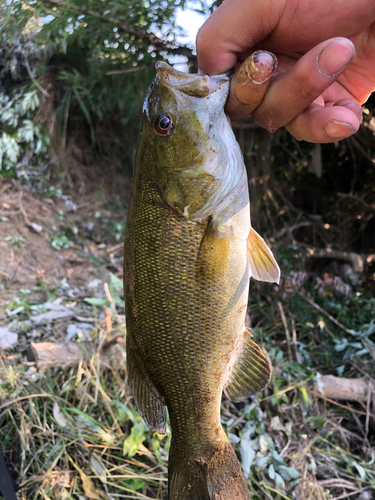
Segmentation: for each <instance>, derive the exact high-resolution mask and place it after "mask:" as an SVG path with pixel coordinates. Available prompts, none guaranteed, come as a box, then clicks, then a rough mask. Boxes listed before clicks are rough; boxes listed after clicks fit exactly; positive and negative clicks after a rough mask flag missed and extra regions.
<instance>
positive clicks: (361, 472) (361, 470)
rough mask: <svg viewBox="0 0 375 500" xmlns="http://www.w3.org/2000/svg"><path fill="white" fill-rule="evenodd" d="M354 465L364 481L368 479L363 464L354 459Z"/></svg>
mask: <svg viewBox="0 0 375 500" xmlns="http://www.w3.org/2000/svg"><path fill="white" fill-rule="evenodd" d="M353 465H354V467H355V468H356V469H357V471H358V473H359V475H360V477H361V479H362V480H363V481H364V480H365V479H366V471H365V469H364V468H363V467H362V466H361V465H359V464H357V462H354V461H353Z"/></svg>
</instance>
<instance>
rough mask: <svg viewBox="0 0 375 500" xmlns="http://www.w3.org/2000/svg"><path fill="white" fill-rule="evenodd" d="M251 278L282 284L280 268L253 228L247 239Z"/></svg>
mask: <svg viewBox="0 0 375 500" xmlns="http://www.w3.org/2000/svg"><path fill="white" fill-rule="evenodd" d="M247 255H248V260H249V266H250V276H251V277H252V278H254V279H256V280H258V281H267V282H269V283H277V284H279V282H280V268H279V266H278V264H277V262H276V260H275V257H274V256H273V254H272V252H271V250H270V248H269V247H268V246H267V244H266V242H265V241H264V239H263V238H262V237H261V236H260V235H259V234H258V233H257V232H256V231H255V230H254V229H253V228H252V227H251V228H250V233H249V236H248V238H247Z"/></svg>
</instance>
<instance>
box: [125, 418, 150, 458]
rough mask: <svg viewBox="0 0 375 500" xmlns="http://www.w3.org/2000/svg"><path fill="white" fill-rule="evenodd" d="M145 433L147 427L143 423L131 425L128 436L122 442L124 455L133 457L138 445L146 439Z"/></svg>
mask: <svg viewBox="0 0 375 500" xmlns="http://www.w3.org/2000/svg"><path fill="white" fill-rule="evenodd" d="M146 432H148V427H147V425H146V424H145V423H144V422H143V421H140V422H138V423H137V424H136V425H133V427H132V430H131V432H130V435H129V436H128V437H127V438H126V439H125V441H124V447H123V453H124V455H128V456H129V457H133V456H134V455H135V454H136V453H137V451H138V449H139V447H140V445H141V444H142V443H143V441H144V440H145V439H146Z"/></svg>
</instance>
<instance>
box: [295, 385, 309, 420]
mask: <svg viewBox="0 0 375 500" xmlns="http://www.w3.org/2000/svg"><path fill="white" fill-rule="evenodd" d="M298 396H299V400H300V403H301V406H302V413H303V414H304V415H306V414H307V412H308V411H309V409H310V407H311V404H312V400H311V395H310V394H309V393H308V392H307V390H306V389H305V387H299V388H298Z"/></svg>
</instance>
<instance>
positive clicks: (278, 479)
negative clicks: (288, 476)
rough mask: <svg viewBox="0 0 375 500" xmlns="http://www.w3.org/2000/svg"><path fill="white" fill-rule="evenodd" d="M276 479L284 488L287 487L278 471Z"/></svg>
mask: <svg viewBox="0 0 375 500" xmlns="http://www.w3.org/2000/svg"><path fill="white" fill-rule="evenodd" d="M275 481H276V484H277V485H278V486H280V487H281V488H282V489H283V490H284V489H285V482H284V479H283V478H282V477H281V476H280V474H278V473H277V472H275Z"/></svg>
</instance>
